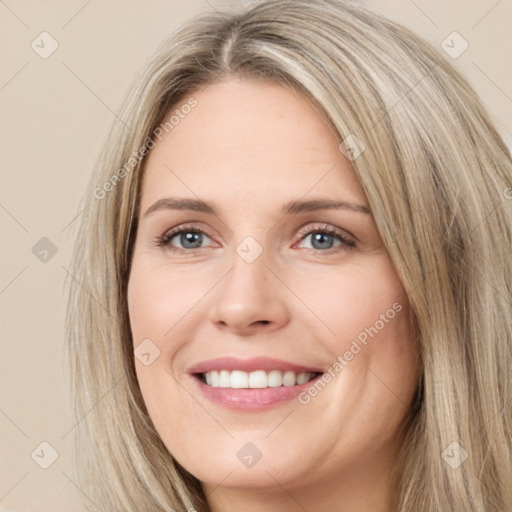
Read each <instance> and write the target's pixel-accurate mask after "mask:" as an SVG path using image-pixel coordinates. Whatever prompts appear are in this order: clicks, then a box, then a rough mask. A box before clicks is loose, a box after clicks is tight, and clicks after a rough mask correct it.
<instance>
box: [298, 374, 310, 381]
mask: <svg viewBox="0 0 512 512" xmlns="http://www.w3.org/2000/svg"><path fill="white" fill-rule="evenodd" d="M309 375H310V374H309V373H306V372H302V373H299V374H298V375H297V384H306V382H307V381H308V380H309V379H310V376H309Z"/></svg>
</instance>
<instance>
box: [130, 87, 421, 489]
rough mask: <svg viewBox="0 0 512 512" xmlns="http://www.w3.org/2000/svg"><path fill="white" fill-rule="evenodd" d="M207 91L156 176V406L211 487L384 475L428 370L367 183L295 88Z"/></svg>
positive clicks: (138, 289)
mask: <svg viewBox="0 0 512 512" xmlns="http://www.w3.org/2000/svg"><path fill="white" fill-rule="evenodd" d="M192 96H193V98H194V99H195V101H196V102H197V104H195V103H194V102H193V101H191V103H190V104H192V103H194V105H195V106H194V108H190V109H189V108H184V109H181V110H180V106H178V107H176V108H177V109H178V110H179V111H180V113H181V116H179V123H175V124H173V128H172V129H171V130H169V132H168V133H167V134H166V133H165V132H163V136H162V138H161V140H160V141H158V142H157V145H156V147H155V148H154V149H153V150H152V152H151V154H150V157H149V159H148V162H147V168H146V172H145V177H144V182H143V187H142V196H141V210H140V222H139V226H138V232H137V238H136V243H135V248H134V255H133V263H132V268H131V275H130V281H129V288H128V301H129V313H130V320H131V330H132V333H133V342H134V350H135V355H136V359H135V365H136V371H137V377H138V381H139V383H140V388H141V390H142V394H143V397H144V400H145V403H146V405H147V409H148V412H149V414H150V416H151V418H152V420H153V422H154V425H155V427H156V429H157V431H158V433H159V435H160V436H161V438H162V440H163V442H164V443H165V445H166V446H167V448H168V450H169V451H170V452H171V453H172V454H173V455H174V457H175V458H176V459H177V461H178V462H179V463H180V464H181V465H182V466H183V467H185V468H186V469H187V470H188V471H189V472H190V473H192V474H193V475H194V476H196V477H197V478H199V479H200V480H201V481H202V482H204V483H205V485H206V486H207V487H208V486H211V487H212V488H213V487H215V485H217V484H218V483H220V482H222V485H223V486H230V487H236V488H241V487H245V488H249V487H252V488H255V487H259V488H263V487H267V488H269V487H275V486H277V485H278V484H277V483H276V482H279V485H282V486H284V487H286V488H287V489H288V490H289V491H290V492H292V491H293V489H295V488H296V489H299V488H304V487H305V486H311V485H314V484H315V482H317V481H318V482H328V481H333V479H337V480H339V478H340V477H343V475H345V476H346V478H353V477H355V476H356V475H361V474H362V473H363V472H364V473H365V475H366V478H367V480H365V481H368V478H369V476H368V475H370V474H374V473H376V472H378V471H379V470H380V469H383V468H388V469H389V467H390V466H392V465H393V462H394V460H395V455H396V451H397V447H398V446H399V445H400V436H399V432H398V431H399V428H400V426H401V424H402V423H403V421H404V418H405V417H406V415H407V412H408V411H409V409H410V406H411V402H412V399H413V397H414V393H415V390H416V386H417V381H418V363H417V348H416V346H415V343H414V341H413V340H412V339H411V330H410V325H409V306H408V303H407V299H406V295H405V293H404V290H403V288H402V286H401V283H400V281H399V279H398V278H397V275H396V272H395V270H394V268H393V266H392V264H391V261H390V258H389V256H388V254H387V252H386V250H385V248H384V246H383V244H382V242H381V240H380V237H379V234H378V232H377V229H376V226H375V222H374V220H373V217H372V215H371V213H370V212H369V206H368V202H367V199H366V196H365V194H364V192H363V189H362V188H361V186H360V183H359V182H358V179H357V178H356V175H355V174H354V171H353V170H352V168H351V163H350V161H349V160H348V159H347V158H346V157H345V156H344V155H343V153H342V152H341V151H340V150H339V149H338V146H339V143H340V141H339V140H338V139H337V137H336V136H335V135H334V133H333V132H332V130H331V129H330V128H329V127H328V125H327V124H326V123H325V122H324V121H322V119H321V118H320V117H319V115H318V113H317V112H316V111H315V110H314V109H313V108H312V106H311V105H310V104H309V103H308V102H307V101H306V100H305V99H304V98H302V97H301V96H299V95H297V94H295V93H293V92H291V91H290V90H288V89H286V88H284V87H281V86H279V85H276V84H272V83H267V82H257V81H240V80H236V79H230V80H228V81H224V82H221V83H217V84H214V85H210V86H209V87H207V88H205V89H203V90H198V91H197V92H196V93H195V94H193V95H192ZM189 100H190V98H187V99H186V100H184V102H183V103H182V105H185V104H186V102H187V101H189ZM174 110H175V109H174ZM185 112H188V114H186V115H185ZM356 135H357V134H356ZM369 150H370V149H367V151H369ZM359 158H364V154H363V155H362V156H360V157H359ZM309 379H312V380H310V381H309V382H306V381H307V380H309ZM369 468H371V470H370V469H369Z"/></svg>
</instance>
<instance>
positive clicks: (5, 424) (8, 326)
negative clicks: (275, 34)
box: [0, 0, 512, 512]
mask: <svg viewBox="0 0 512 512" xmlns="http://www.w3.org/2000/svg"><path fill="white" fill-rule="evenodd" d="M238 3H239V4H240V3H242V2H238ZM243 3H244V4H248V3H249V2H248V1H246V2H243ZM369 3H370V4H373V5H375V6H377V8H378V9H379V10H381V11H383V12H384V13H387V14H388V15H389V16H390V17H393V18H395V19H397V20H400V21H402V22H403V23H405V24H406V25H408V26H410V27H411V28H413V29H415V30H416V31H417V32H418V33H420V34H421V35H423V36H424V37H425V38H427V39H428V40H430V41H431V42H432V43H433V44H435V45H436V46H440V44H441V42H442V41H443V40H444V39H445V38H446V37H447V36H448V35H449V34H450V33H452V32H453V31H457V32H459V33H460V34H461V35H462V36H463V37H464V39H465V40H466V41H467V42H468V43H469V48H468V50H467V51H466V52H465V53H464V54H462V55H461V56H460V57H459V58H458V59H457V60H454V61H453V62H454V63H455V64H456V66H457V67H459V68H460V69H461V70H462V71H463V72H464V74H465V75H466V76H467V77H468V78H469V79H470V81H471V82H472V84H473V85H474V86H475V87H476V89H477V90H478V91H479V92H480V94H481V95H482V97H483V99H484V101H485V102H486V103H487V105H488V107H489V109H490V110H491V113H493V115H494V116H495V118H496V120H497V121H498V123H499V126H500V128H501V130H502V131H503V133H504V134H505V137H506V138H507V140H508V141H509V143H510V141H511V139H512V137H511V135H510V134H511V132H512V124H511V119H512V76H511V69H512V68H511V66H510V57H509V55H510V49H511V48H512V33H511V30H510V22H511V21H512V1H511V0H500V1H496V0H471V1H470V0H466V1H446V0H439V1H437V0H414V1H412V0H382V1H377V0H373V1H370V2H369ZM236 4H237V2H235V1H232V2H228V1H217V0H209V1H208V2H207V1H206V0H171V1H170V0H165V1H158V0H152V1H149V2H142V1H138V2H137V1H133V0H131V1H121V0H117V1H114V0H108V1H105V0H89V1H86V0H73V1H59V2H56V1H53V2H41V1H27V0H5V1H0V20H1V31H0V38H1V41H0V44H1V46H0V48H1V71H0V106H1V110H2V123H1V153H0V155H1V170H2V187H1V189H0V224H1V234H2V243H3V246H2V247H3V250H2V260H1V263H2V264H1V270H0V311H1V324H0V325H1V358H0V365H1V366H0V390H1V394H0V443H1V444H0V450H1V452H0V456H1V459H0V460H1V463H0V511H6V510H16V511H21V510H27V511H38V512H43V511H48V512H50V511H52V512H58V511H66V512H71V511H79V510H82V507H81V506H80V499H79V497H80V495H82V497H83V494H82V493H81V491H80V490H79V489H77V488H76V486H75V485H74V483H73V482H72V480H71V479H70V477H71V476H72V472H71V470H72V467H71V447H72V441H73V430H72V427H73V423H72V419H71V415H70V400H71V397H70V396H69V394H68V392H67V380H66V375H65V373H66V372H65V367H64V365H63V361H62V350H63V343H64V341H63V319H64V301H63V296H62V289H63V283H64V277H65V275H66V267H67V266H68V261H69V258H70V254H71V241H70V239H69V233H70V231H71V229H69V226H70V223H72V222H73V219H74V218H75V216H76V215H77V213H78V209H77V208H78V201H79V198H80V196H81V194H82V193H83V190H84V187H85V184H86V181H87V178H88V176H89V174H90V172H91V170H92V166H93V162H94V159H95V157H96V155H97V152H98V148H99V147H100V145H101V143H102V141H103V140H104V138H105V136H106V134H107V130H108V128H109V126H110V124H111V123H112V122H113V121H114V119H115V117H114V116H115V112H116V111H117V110H118V108H119V106H120V104H121V101H122V98H123V96H124V94H125V92H126V90H127V88H128V85H129V83H130V81H131V80H132V77H133V74H134V72H135V71H136V70H137V69H138V68H140V66H141V65H142V63H143V62H144V61H145V59H146V58H147V57H148V56H149V55H150V54H151V53H152V51H153V50H154V49H155V48H156V46H157V45H158V44H159V43H160V41H161V40H162V39H163V37H164V36H165V35H166V34H168V32H169V31H171V30H172V29H173V28H174V27H176V26H178V25H180V24H181V23H182V21H183V20H185V19H186V18H188V17H190V16H192V15H193V14H195V13H197V12H199V11H206V10H209V9H219V8H220V7H222V6H226V5H236ZM43 31H47V32H49V33H50V34H51V36H52V37H53V38H54V39H55V40H56V41H57V42H58V44H59V47H58V49H57V50H56V51H55V53H53V54H52V55H51V56H50V57H49V58H47V59H42V58H41V57H40V56H39V55H38V54H37V53H36V52H35V51H34V50H33V49H32V48H31V42H32V41H33V40H34V39H36V43H37V41H40V39H37V37H38V36H39V34H40V33H41V32H43ZM46 48H48V46H46ZM43 237H47V238H49V239H50V240H51V241H52V243H53V244H54V245H55V246H56V248H57V253H56V254H55V255H53V256H52V257H50V256H51V253H49V254H48V256H47V258H48V261H46V262H42V261H40V260H39V259H38V258H37V257H36V256H35V255H34V254H33V252H32V247H33V246H34V245H35V244H36V243H37V242H38V241H39V240H40V239H41V238H43ZM41 256H43V255H41ZM43 441H46V442H48V443H50V444H51V445H52V446H53V447H54V449H55V450H56V451H57V452H58V454H59V456H58V458H57V460H56V461H55V463H54V464H52V465H51V466H50V467H49V468H48V469H46V470H45V469H42V468H41V467H40V466H39V465H38V464H37V463H36V462H35V461H38V462H45V461H48V460H49V456H50V451H49V449H48V448H45V447H44V446H43V447H42V448H38V449H37V450H36V452H35V454H34V459H32V458H31V453H32V452H33V451H34V450H35V449H36V448H37V447H38V446H39V445H40V443H41V442H43ZM41 450H43V451H41ZM37 454H39V457H38V455H37ZM84 499H86V498H84Z"/></svg>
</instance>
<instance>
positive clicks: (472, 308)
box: [67, 0, 512, 512]
mask: <svg viewBox="0 0 512 512" xmlns="http://www.w3.org/2000/svg"><path fill="white" fill-rule="evenodd" d="M227 76H238V77H241V78H247V79H265V80H272V81H274V82H277V83H279V84H282V85H284V86H286V87H289V88H292V89H294V90H296V91H300V92H301V93H302V94H303V95H305V96H306V97H307V98H308V99H309V100H310V101H311V102H312V103H313V104H314V105H315V106H316V108H317V109H318V112H319V113H320V114H321V115H322V116H323V117H324V118H325V119H326V121H328V122H329V123H330V124H331V125H332V127H333V129H334V130H335V131H336V132H337V133H338V134H339V136H340V140H345V139H346V138H347V137H349V136H352V138H353V137H354V136H355V137H357V139H359V140H360V141H362V142H363V144H364V146H365V148H366V149H365V151H364V152H363V153H362V154H361V156H359V157H358V158H357V159H355V160H354V161H353V167H354V170H355V172H356V174H357V176H358V178H359V180H360V182H361V184H362V186H363V187H364V190H365V192H366V195H367V197H368V201H369V204H370V207H371V210H372V213H373V215H374V218H375V221H376V224H377V227H378V230H379V232H380V235H381V237H382V240H383V242H384V244H385V246H386V248H387V250H388V252H389V255H390V258H391V260H392V262H393V264H394V266H395V268H396V271H397V274H398V276H399V278H400V280H401V282H402V284H403V286H404V288H405V290H406V292H407V295H408V299H409V301H410V304H411V308H412V311H413V313H414V324H415V333H416V336H417V338H418V340H419V343H420V347H421V358H422V376H421V382H420V385H419V388H418V394H417V400H416V402H415V405H414V407H413V408H412V410H411V413H410V418H409V420H408V423H407V426H406V427H407V435H406V440H405V443H404V445H403V454H402V455H403V461H404V465H405V469H404V471H403V472H402V473H401V474H400V478H399V482H398V486H397V487H398V491H399V503H400V505H399V508H398V510H399V511H400V512H410V511H411V510H414V511H415V512H427V511H428V512H434V511H435V512H438V511H439V510H454V511H462V510H464V511H465V512H470V511H473V512H476V511H479V512H481V511H486V512H494V511H496V512H498V511H500V512H503V511H505V510H512V490H511V482H512V457H511V452H512V407H511V405H512V400H511V399H512V378H511V370H510V369H511V368H512V306H511V296H512V265H511V255H512V235H511V226H512V201H511V200H510V199H509V198H510V195H511V193H512V163H511V158H510V152H509V151H508V149H507V147H506V146H505V144H504V142H503V140H502V138H501V137H500V136H499V134H498V133H497V131H496V129H495V128H494V126H493V124H492V122H491V121H490V119H489V115H488V114H487V113H486V111H485V109H484V108H483V106H482V104H481V102H480V100H479V99H478V97H477V95H476V93H475V92H474V91H473V89H472V88H471V87H470V86H469V85H468V83H467V82H466V80H465V79H464V78H462V77H461V76H460V74H459V73H458V72H457V71H455V70H454V68H453V67H452V66H451V64H449V63H448V62H447V59H445V58H444V57H443V56H441V55H440V52H438V51H437V50H435V49H433V48H432V47H431V46H430V45H429V44H427V43H425V42H424V41H423V40H422V39H421V38H419V37H417V36H416V35H414V34H413V33H411V32H410V31H409V30H407V29H406V28H404V27H402V26H400V25H399V24H397V23H395V22H392V21H390V20H388V19H385V18H384V17H382V16H381V15H379V14H376V13H373V12H372V11H370V10H369V9H367V8H366V7H362V6H360V5H359V4H357V3H355V2H346V1H345V2H344V1H341V0H340V1H335V0H308V1H306V0H296V1H293V2H290V1H289V0H268V1H261V2H257V3H256V4H254V5H253V6H250V7H249V8H247V9H245V10H243V11H241V12H238V13H229V12H223V13H220V14H219V13H210V14H205V15H201V16H199V17H197V18H195V19H193V20H191V21H190V22H189V23H187V24H186V26H184V27H183V28H181V29H180V30H179V31H178V32H177V33H175V34H174V35H173V36H172V37H170V38H169V39H168V40H167V41H165V43H164V44H163V45H162V46H161V47H160V48H159V50H158V51H157V53H156V54H155V56H154V57H153V58H152V59H151V61H150V62H149V63H148V65H147V67H146V68H145V69H144V71H143V72H142V73H141V74H140V76H139V77H138V79H137V81H136V83H135V85H134V87H133V88H132V89H131V92H130V94H129V97H128V98H127V99H126V101H125V103H124V106H123V109H122V111H121V112H120V113H119V117H120V118H121V119H122V120H123V121H124V122H123V123H121V122H117V121H116V122H115V124H114V126H113V129H112V131H111V133H110V136H109V138H108V141H107V143H106V146H105V148H104V150H103V152H102V154H101V157H100V158H99V160H98V162H97V166H96V170H95V173H94V175H93V177H92V179H91V182H90V186H89V190H88V192H87V194H86V195H85V197H84V202H83V204H82V205H81V207H80V210H82V209H85V210H84V212H83V214H82V216H81V224H80V227H79V231H78V234H77V239H76V246H75V254H74V258H73V261H72V265H71V268H70V270H69V272H70V275H71V276H72V278H70V280H69V284H68V286H69V291H68V311H67V340H68V348H69V361H70V364H71V372H72V378H73V396H74V398H75V404H76V418H77V425H76V427H75V430H76V440H77V457H78V461H77V462H78V464H79V467H80V468H81V469H80V470H79V472H78V474H77V476H76V478H77V479H78V484H79V485H80V487H81V489H82V490H83V491H84V493H85V494H87V496H88V497H89V498H90V500H91V501H92V502H93V503H94V504H95V506H96V507H99V508H100V509H101V510H110V511H114V510H144V511H169V512H170V511H172V510H177V511H187V510H196V511H198V512H206V511H208V505H207V503H206V498H205V496H204V493H203V491H202V488H201V485H200V482H199V481H198V480H197V479H196V478H195V477H193V476H192V475H190V474H188V473H187V471H185V470H184V469H183V468H181V467H180V466H179V465H178V464H177V462H176V461H174V460H173V458H172V456H171V455H170V454H169V452H168V451H167V450H166V448H165V446H164V444H163V442H162V441H161V439H160V438H159V436H158V435H157V433H156V431H155V429H154V427H153V425H152V422H151V419H150V418H149V416H148V413H147V411H146V408H145V405H144V401H143V398H142V395H141V392H140V389H139V387H138V383H137V379H136V374H135V370H134V355H133V347H132V340H131V333H130V322H129V317H128V309H127V300H126V290H127V282H128V278H129V274H130V261H131V256H132V251H133V242H134V235H135V232H136V229H137V216H138V208H139V195H140V186H141V180H142V177H143V170H144V162H145V157H146V154H147V153H146V151H147V149H149V148H151V147H153V145H154V139H155V138H156V137H155V132H156V134H158V133H159V132H158V127H159V126H164V127H167V128H168V129H170V127H169V125H168V124H163V125H162V123H163V122H164V120H165V116H166V115H168V113H169V112H170V110H171V109H173V108H175V107H177V105H178V104H181V103H182V102H183V101H185V100H187V99H188V100H189V101H190V98H193V94H194V91H197V90H198V88H200V87H205V86H208V85H209V84H211V83H213V82H215V81H219V80H222V79H224V78H226V77H227ZM141 148H146V151H144V150H141ZM127 163H129V165H127ZM507 191H508V194H507ZM452 443H458V444H459V445H460V446H461V447H462V449H463V450H465V452H467V455H468V458H467V460H465V461H464V462H463V463H462V464H461V465H460V466H458V467H452V466H453V464H452V465H450V464H449V463H447V462H446V461H445V460H446V457H445V456H443V455H442V454H446V453H447V452H446V451H445V450H446V449H448V450H453V447H454V446H455V448H456V450H459V452H458V453H459V455H460V454H461V453H464V452H462V451H461V448H459V447H458V446H457V445H452ZM448 453H452V454H453V452H450V451H448ZM82 457H83V458H82ZM87 503H89V501H87ZM92 509H94V510H95V509H96V508H95V507H93V506H92V505H91V510H92Z"/></svg>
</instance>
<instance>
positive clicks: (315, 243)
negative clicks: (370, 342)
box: [301, 227, 355, 254]
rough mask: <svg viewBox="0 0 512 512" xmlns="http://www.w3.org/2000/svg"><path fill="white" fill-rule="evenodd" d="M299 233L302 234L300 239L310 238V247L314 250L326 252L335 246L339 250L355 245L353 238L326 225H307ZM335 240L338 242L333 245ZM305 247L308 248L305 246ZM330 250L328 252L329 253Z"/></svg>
mask: <svg viewBox="0 0 512 512" xmlns="http://www.w3.org/2000/svg"><path fill="white" fill-rule="evenodd" d="M301 234H302V235H303V236H302V238H301V240H306V239H307V238H311V245H312V247H311V249H312V250H315V251H320V252H326V251H330V250H331V249H333V248H336V247H338V248H339V249H340V250H343V249H347V248H352V247H355V243H354V240H352V239H351V238H350V237H349V236H348V235H345V234H344V233H342V232H338V231H337V230H335V229H331V228H328V227H323V228H321V229H319V228H318V227H313V228H311V227H308V228H306V230H304V231H303V232H302V233H301ZM336 242H338V244H336V245H334V244H335V243H336ZM340 246H341V247H340ZM306 249H310V248H309V247H306ZM330 252H332V251H330ZM330 252H329V253H328V254H330Z"/></svg>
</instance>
